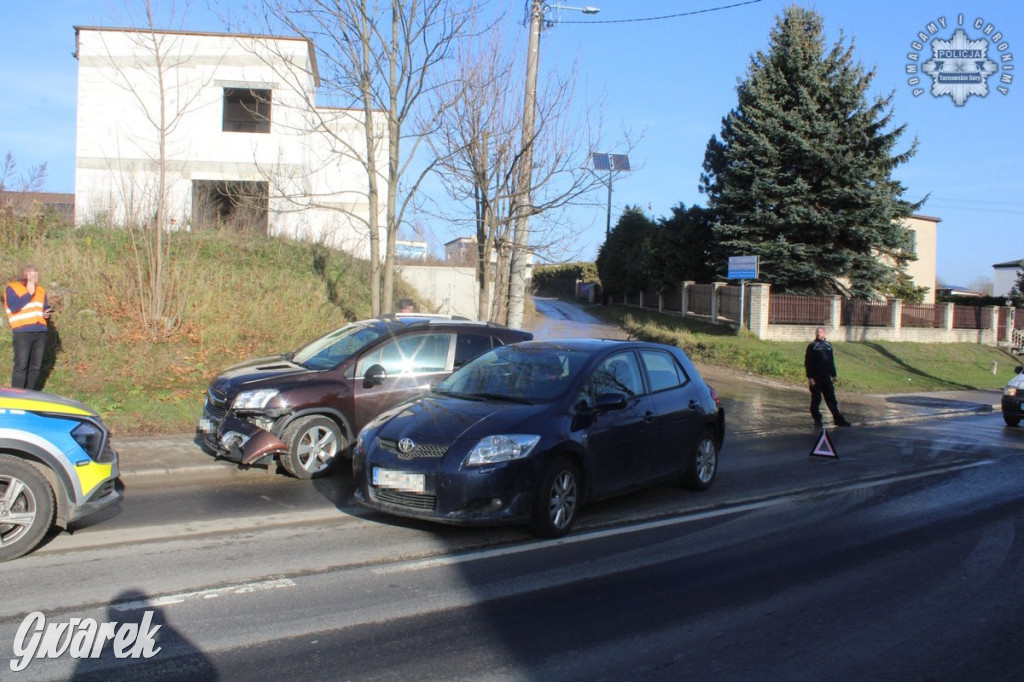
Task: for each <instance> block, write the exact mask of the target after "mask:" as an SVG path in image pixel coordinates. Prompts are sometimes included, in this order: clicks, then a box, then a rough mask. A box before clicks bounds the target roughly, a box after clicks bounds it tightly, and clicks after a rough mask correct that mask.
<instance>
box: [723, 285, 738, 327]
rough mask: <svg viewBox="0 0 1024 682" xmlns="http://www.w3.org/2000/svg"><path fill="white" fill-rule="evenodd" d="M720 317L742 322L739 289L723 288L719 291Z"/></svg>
mask: <svg viewBox="0 0 1024 682" xmlns="http://www.w3.org/2000/svg"><path fill="white" fill-rule="evenodd" d="M718 316H719V317H722V318H725V319H726V320H731V321H733V322H739V321H740V288H739V287H722V288H721V289H719V290H718Z"/></svg>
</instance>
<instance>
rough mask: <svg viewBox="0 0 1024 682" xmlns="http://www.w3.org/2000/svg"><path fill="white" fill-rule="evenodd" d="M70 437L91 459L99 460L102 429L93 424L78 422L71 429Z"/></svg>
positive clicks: (101, 447)
mask: <svg viewBox="0 0 1024 682" xmlns="http://www.w3.org/2000/svg"><path fill="white" fill-rule="evenodd" d="M71 437H72V438H74V439H75V442H76V443H78V444H79V445H80V446H81V447H82V449H83V450H85V452H86V453H87V454H88V455H89V456H90V457H92V459H93V460H95V461H97V462H98V461H99V460H100V453H101V452H102V451H103V431H101V430H100V429H99V428H98V427H97V426H96V425H95V424H92V423H90V422H79V424H78V426H76V427H75V428H73V429H71Z"/></svg>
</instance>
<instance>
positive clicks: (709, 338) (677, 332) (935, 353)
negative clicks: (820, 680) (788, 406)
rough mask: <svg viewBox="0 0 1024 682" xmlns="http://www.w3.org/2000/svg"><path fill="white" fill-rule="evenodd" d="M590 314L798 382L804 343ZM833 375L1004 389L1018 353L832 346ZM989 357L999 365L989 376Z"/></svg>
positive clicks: (863, 387)
mask: <svg viewBox="0 0 1024 682" xmlns="http://www.w3.org/2000/svg"><path fill="white" fill-rule="evenodd" d="M592 312H594V313H595V314H596V315H598V316H600V317H602V318H604V319H606V320H607V321H608V322H611V323H613V324H617V325H619V326H621V327H623V328H624V329H626V330H627V331H629V332H631V333H632V334H634V336H636V337H638V338H643V339H647V340H650V341H659V342H661V343H668V344H672V345H676V346H679V347H680V348H683V349H684V350H685V351H686V352H687V354H689V355H690V357H691V358H693V360H694V361H695V362H697V363H704V364H708V365H717V366H723V367H729V368H732V369H736V370H740V371H744V372H749V373H751V374H756V375H759V376H763V377H765V378H769V379H774V380H777V381H780V382H784V383H788V384H793V385H801V386H802V385H803V384H804V383H805V381H806V379H805V378H804V366H803V361H804V350H805V349H806V348H807V343H808V342H810V341H811V339H807V341H799V342H782V341H762V340H760V339H758V338H757V337H755V336H753V335H751V334H750V333H742V334H737V332H736V331H735V330H733V329H731V328H728V327H723V326H715V325H710V324H704V323H701V322H695V321H692V320H686V321H684V320H683V319H682V318H679V317H676V316H672V315H664V314H660V313H656V312H647V311H639V310H637V309H635V308H626V307H623V306H609V307H606V308H602V307H600V306H598V307H594V308H593V309H592ZM833 345H834V347H835V354H836V366H837V370H838V373H839V379H838V380H837V382H836V384H837V386H839V387H840V388H842V389H844V390H847V391H856V392H858V393H909V392H917V391H954V390H965V389H998V388H1002V387H1003V386H1004V385H1005V384H1006V382H1007V381H1009V380H1010V379H1011V378H1012V377H1013V368H1014V366H1015V365H1019V364H1021V359H1020V358H1018V357H1015V356H1013V355H1011V354H1010V353H1007V352H1006V351H1003V350H1000V349H998V348H993V347H991V346H982V345H979V344H970V343H949V344H939V343H935V344H933V343H888V342H862V343H843V342H836V343H834V344H833ZM993 363H995V365H996V367H997V370H996V373H995V374H994V375H993V374H992V366H993Z"/></svg>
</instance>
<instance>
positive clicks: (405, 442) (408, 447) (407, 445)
mask: <svg viewBox="0 0 1024 682" xmlns="http://www.w3.org/2000/svg"><path fill="white" fill-rule="evenodd" d="M415 448H416V443H414V442H413V440H412V438H403V439H402V440H400V441H398V451H399V452H400V453H402V454H403V455H408V454H409V453H410V452H412V451H413V450H414V449H415Z"/></svg>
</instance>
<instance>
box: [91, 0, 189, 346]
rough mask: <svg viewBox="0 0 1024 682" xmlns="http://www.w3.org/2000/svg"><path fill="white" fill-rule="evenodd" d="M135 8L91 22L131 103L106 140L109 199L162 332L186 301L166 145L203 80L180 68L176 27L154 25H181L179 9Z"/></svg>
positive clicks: (149, 318)
mask: <svg viewBox="0 0 1024 682" xmlns="http://www.w3.org/2000/svg"><path fill="white" fill-rule="evenodd" d="M140 7H141V9H140V10H139V13H140V14H141V16H140V17H139V19H138V21H136V20H134V19H133V18H129V20H128V22H127V23H128V25H129V26H130V27H131V28H128V29H124V30H119V31H109V32H108V31H105V30H104V29H96V30H95V37H96V40H98V41H100V42H101V43H102V48H101V51H102V54H101V58H102V59H103V61H104V67H105V69H104V72H105V74H106V75H107V77H108V79H109V80H110V81H111V82H112V83H114V84H115V85H116V86H117V87H118V88H119V89H121V90H122V91H124V92H125V93H126V98H125V100H124V102H125V103H127V104H129V105H130V106H131V109H132V111H130V112H119V115H118V116H117V117H116V123H115V128H116V131H117V132H116V135H115V139H114V140H112V143H111V144H112V145H113V147H114V148H115V150H116V152H115V153H114V154H112V155H110V156H108V158H109V159H110V161H109V164H110V168H109V172H110V174H111V176H113V177H114V178H116V180H115V181H114V183H113V187H112V192H113V193H114V195H115V196H111V197H110V201H111V203H112V204H116V205H117V206H118V207H120V208H119V209H118V210H117V211H116V215H117V218H119V219H120V220H123V222H124V226H125V228H126V229H127V230H128V232H129V234H130V236H131V243H132V248H133V255H134V266H135V280H136V281H135V284H136V295H137V303H138V310H139V314H140V317H141V320H142V322H143V325H144V326H145V327H146V328H147V330H148V332H149V334H150V335H151V337H152V338H154V339H160V338H164V337H165V336H167V335H168V334H169V333H171V332H172V331H173V330H174V328H175V326H176V325H177V323H178V322H179V321H180V316H181V312H182V309H183V307H184V300H183V298H182V296H181V295H180V289H179V284H180V282H179V280H180V279H181V277H182V276H183V273H181V272H179V271H178V270H179V264H178V263H176V260H175V255H174V250H173V246H174V242H175V239H174V236H175V234H177V233H178V232H179V231H180V229H181V228H182V227H184V226H185V223H186V222H187V218H186V215H185V209H184V207H183V202H175V201H172V200H171V196H172V193H173V189H172V187H173V185H174V184H175V180H176V179H175V178H172V177H171V174H170V170H169V149H170V148H171V147H176V148H178V152H179V153H180V151H181V149H183V148H184V147H185V146H187V139H188V131H187V130H183V129H182V127H183V125H182V124H183V121H184V120H185V119H186V115H187V113H188V112H189V111H190V110H191V109H192V108H193V107H195V106H197V100H198V99H199V97H200V95H201V93H202V89H203V87H204V86H205V85H206V84H205V83H203V82H196V81H195V80H194V78H193V76H192V75H191V73H190V70H189V69H187V68H185V69H183V68H182V67H187V66H188V65H189V62H190V60H191V59H192V58H193V52H194V49H191V48H189V47H188V43H187V41H186V40H184V39H183V37H182V35H181V34H180V32H179V31H174V30H167V29H165V28H161V27H158V24H163V23H165V25H167V26H173V25H177V26H179V27H180V26H182V25H183V24H184V20H185V16H184V13H182V14H181V15H178V14H177V6H176V5H173V4H172V6H171V8H170V10H169V15H168V16H167V18H166V20H165V21H161V20H160V19H159V18H158V17H157V10H156V7H155V5H154V3H153V2H152V1H151V0H143V1H142V2H141V3H140ZM186 7H187V5H186ZM126 9H127V11H128V13H129V15H131V14H132V10H133V7H132V6H131V5H129V4H126ZM179 30H180V29H179ZM80 49H81V48H80ZM106 104H107V106H110V103H106ZM111 208H113V207H111Z"/></svg>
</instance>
